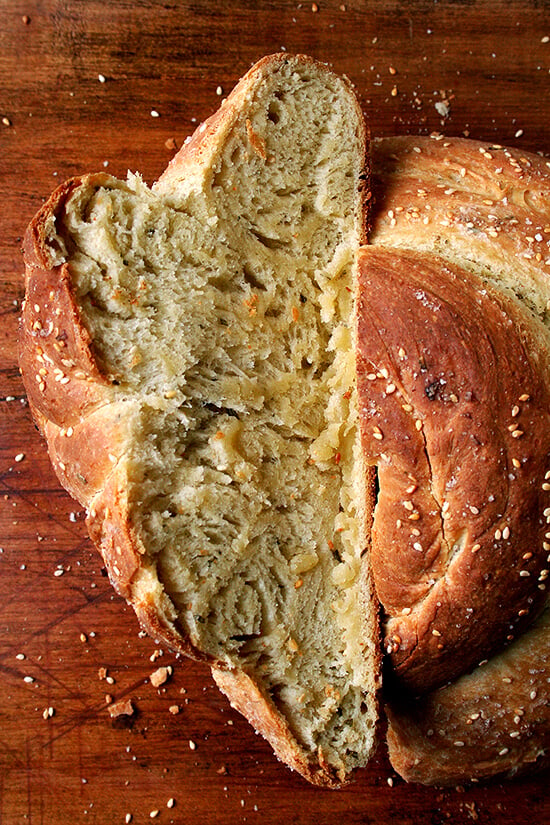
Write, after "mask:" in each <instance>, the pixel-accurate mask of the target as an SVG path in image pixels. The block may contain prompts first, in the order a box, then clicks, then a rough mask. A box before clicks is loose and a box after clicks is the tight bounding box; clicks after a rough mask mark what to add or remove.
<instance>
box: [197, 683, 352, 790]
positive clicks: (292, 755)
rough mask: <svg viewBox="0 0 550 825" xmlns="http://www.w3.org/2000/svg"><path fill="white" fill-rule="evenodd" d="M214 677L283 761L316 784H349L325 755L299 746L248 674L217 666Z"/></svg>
mask: <svg viewBox="0 0 550 825" xmlns="http://www.w3.org/2000/svg"><path fill="white" fill-rule="evenodd" d="M212 676H213V677H214V681H215V682H216V684H217V686H218V687H219V689H220V690H221V691H222V692H223V693H224V694H225V695H226V696H227V698H228V699H229V701H230V703H231V706H232V707H233V708H235V710H238V711H239V713H242V714H243V716H244V717H245V718H246V719H248V721H249V722H250V723H251V725H252V726H253V727H254V729H255V730H256V731H257V733H260V734H261V735H262V736H263V737H264V739H267V741H268V742H269V743H270V745H271V747H272V748H273V750H274V751H275V753H276V755H277V756H278V757H279V759H280V760H281V761H282V762H284V763H285V764H286V765H288V766H289V767H290V768H292V769H293V770H295V771H298V773H300V774H301V775H302V776H304V777H305V778H306V779H307V780H308V781H309V782H311V783H312V784H313V785H320V786H324V787H330V788H339V787H342V785H343V784H345V783H346V779H345V775H344V772H343V775H342V776H339V775H338V774H337V772H336V771H335V770H334V768H332V767H331V766H330V765H329V764H328V763H327V762H326V760H325V759H324V758H323V754H322V752H319V753H318V754H307V753H306V752H305V750H304V749H303V748H301V747H300V746H299V745H298V743H297V741H296V738H295V736H294V734H293V733H292V731H291V730H290V728H289V725H288V723H287V721H286V720H285V719H284V717H283V716H281V714H280V713H279V712H278V710H277V709H276V707H275V705H274V704H273V702H272V701H271V699H270V698H269V696H267V695H266V694H265V693H264V692H263V691H262V690H261V689H260V687H259V686H258V684H257V682H256V681H255V680H254V679H252V678H251V677H250V676H249V675H248V674H247V673H244V672H243V671H236V670H227V669H224V668H219V667H213V668H212Z"/></svg>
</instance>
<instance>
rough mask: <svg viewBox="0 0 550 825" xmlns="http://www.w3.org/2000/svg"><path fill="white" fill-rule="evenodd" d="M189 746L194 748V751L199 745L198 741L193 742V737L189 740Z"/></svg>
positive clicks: (191, 748)
mask: <svg viewBox="0 0 550 825" xmlns="http://www.w3.org/2000/svg"><path fill="white" fill-rule="evenodd" d="M189 748H190V750H192V751H194V750H196V749H197V745H196V743H195V742H193V740H192V739H190V740H189Z"/></svg>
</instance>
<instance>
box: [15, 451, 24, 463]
mask: <svg viewBox="0 0 550 825" xmlns="http://www.w3.org/2000/svg"><path fill="white" fill-rule="evenodd" d="M24 458H25V453H17V455H16V456H15V459H14V461H16V462H17V463H18V464H19V462H20V461H23V459H24Z"/></svg>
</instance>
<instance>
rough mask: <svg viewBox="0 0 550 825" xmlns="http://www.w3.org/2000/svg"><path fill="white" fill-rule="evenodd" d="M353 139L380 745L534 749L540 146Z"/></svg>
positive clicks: (451, 764) (542, 519)
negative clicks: (371, 465)
mask: <svg viewBox="0 0 550 825" xmlns="http://www.w3.org/2000/svg"><path fill="white" fill-rule="evenodd" d="M371 148H372V164H373V185H374V191H375V196H376V208H375V210H374V211H373V214H372V219H373V229H372V233H371V242H372V244H373V245H372V246H371V247H370V248H369V249H368V250H364V251H362V252H361V265H360V266H361V276H360V290H361V303H360V306H359V315H358V318H359V330H360V333H359V357H360V361H359V372H358V375H359V398H360V406H361V410H362V412H363V413H364V415H363V421H362V423H363V430H364V448H365V452H366V454H367V455H368V456H369V458H368V460H369V461H372V462H376V463H377V464H378V479H379V486H380V492H379V495H378V502H377V506H376V511H375V517H374V525H373V546H372V563H373V570H374V575H375V580H376V585H377V590H378V594H379V596H380V598H381V600H382V602H383V604H384V607H385V614H386V615H385V620H384V624H385V642H384V644H385V647H386V650H387V652H388V658H389V660H390V662H391V667H390V668H389V670H388V672H389V674H390V678H389V680H388V681H387V683H386V691H387V692H386V695H387V698H388V699H389V705H388V715H389V730H388V744H389V752H390V759H391V761H392V764H393V766H394V768H395V769H396V770H397V771H398V772H399V773H400V774H401V775H402V776H404V777H405V778H406V779H407V780H409V781H418V782H424V783H427V784H434V783H435V784H451V783H456V782H464V781H469V780H470V779H483V778H487V777H489V776H492V775H496V774H506V773H517V772H520V771H523V770H526V769H527V768H534V767H541V766H544V765H545V764H547V763H548V754H549V753H550V712H549V709H548V708H549V703H548V698H549V695H548V691H549V680H550V668H549V661H548V659H549V656H550V638H549V632H548V612H547V608H546V612H544V613H543V614H542V615H540V614H541V611H542V610H543V609H544V607H545V604H546V598H547V576H548V569H549V567H550V565H549V561H550V556H549V552H550V533H549V530H550V483H549V478H550V472H549V471H550V403H549V402H550V398H549V387H550V383H549V377H550V376H549V371H550V329H549V327H550V255H549V252H548V233H549V232H550V210H549V199H548V191H549V188H550V186H549V184H550V178H549V171H548V164H547V162H546V161H545V160H544V159H542V158H540V157H538V156H534V155H529V154H525V153H520V152H517V151H514V150H509V149H505V148H503V147H499V146H492V145H488V144H481V143H476V142H474V141H468V140H463V139H447V138H437V139H434V138H427V139H417V138H389V139H383V140H380V141H375V142H374V143H373V144H372V147H371ZM376 427H377V428H378V430H375V428H376ZM377 433H380V435H379V436H378V440H377V439H376V437H373V435H375V434H377ZM382 436H383V437H382ZM537 616H539V618H537ZM508 645H509V646H508ZM480 662H483V664H481V665H479V663H480ZM470 671H471V673H470ZM461 674H464V675H461ZM449 680H453V681H451V682H450V683H449ZM446 683H448V684H446ZM441 685H445V686H444V687H440V688H439V689H438V690H434V692H432V693H428V695H426V692H427V691H429V690H432V689H433V688H437V687H438V686H441ZM419 693H421V694H423V695H422V696H421V697H420V698H419V699H417V700H415V699H414V696H415V694H419Z"/></svg>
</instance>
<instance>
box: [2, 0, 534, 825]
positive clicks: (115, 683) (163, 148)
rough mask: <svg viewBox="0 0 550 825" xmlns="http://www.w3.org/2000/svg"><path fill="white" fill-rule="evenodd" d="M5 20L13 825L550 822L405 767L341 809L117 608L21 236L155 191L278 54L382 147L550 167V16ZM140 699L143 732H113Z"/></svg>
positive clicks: (335, 6) (357, 6)
mask: <svg viewBox="0 0 550 825" xmlns="http://www.w3.org/2000/svg"><path fill="white" fill-rule="evenodd" d="M0 15H1V16H0V120H1V123H0V188H1V195H0V203H1V204H2V206H1V211H0V221H1V224H2V226H1V232H0V313H1V323H0V382H1V385H0V548H1V550H0V825H6V824H7V823H9V825H12V824H14V823H34V824H35V825H36V823H41V824H42V825H58V824H59V823H73V825H76V823H90V824H91V823H97V824H99V825H104V823H105V824H106V825H111V824H112V823H113V824H114V823H124V822H129V821H130V819H131V821H132V822H133V823H145V822H150V821H158V822H159V823H169V822H174V823H185V825H199V824H200V825H209V824H210V823H255V822H261V823H262V824H263V825H266V824H269V823H300V825H306V824H308V823H316V825H325V823H326V824H327V825H328V823H337V822H342V823H346V825H347V824H348V823H349V824H350V825H353V823H363V824H364V825H367V823H369V825H370V823H395V825H409V823H410V825H412V824H413V823H414V825H428V823H429V824H430V825H439V824H440V823H447V822H449V823H460V824H461V823H476V822H477V823H480V825H482V824H484V823H514V825H523V824H524V823H544V822H548V821H549V820H550V810H549V805H548V802H547V798H546V797H547V794H546V790H547V787H548V776H546V777H544V776H542V777H535V778H528V779H523V780H516V781H515V782H512V783H508V784H503V783H500V782H493V783H490V784H488V785H485V786H474V787H469V788H457V789H451V790H445V791H440V790H438V789H429V788H423V787H419V786H413V785H409V786H408V785H405V783H403V782H402V781H401V780H399V779H398V778H397V777H396V776H395V775H394V774H393V772H392V771H391V768H390V767H389V765H388V762H387V758H386V754H385V751H384V747H383V746H382V747H381V748H380V750H379V754H378V756H377V758H376V759H375V760H374V762H373V763H372V764H371V765H370V766H369V768H368V769H367V770H364V771H362V772H360V774H359V775H358V776H357V780H356V782H355V783H354V784H353V785H351V786H350V787H348V788H346V789H345V790H342V791H320V790H315V789H313V788H311V787H309V786H308V785H307V784H306V783H305V781H303V780H302V779H301V778H300V777H298V776H296V775H295V774H292V773H290V772H289V771H288V770H287V769H286V768H285V767H283V766H282V765H280V764H279V763H278V762H276V761H275V759H274V757H273V756H272V754H271V751H270V749H269V747H268V746H267V744H265V743H264V742H263V740H261V739H260V738H259V737H258V736H256V735H255V734H254V732H253V730H252V729H251V728H250V727H249V726H248V725H247V723H246V722H245V721H244V720H242V719H241V718H240V717H239V716H238V715H237V714H236V713H235V712H233V711H232V710H231V709H230V708H229V707H228V705H227V703H226V701H225V699H224V698H223V697H222V696H221V695H220V694H219V693H218V692H217V689H216V688H215V687H214V685H213V683H212V681H211V679H210V676H209V673H208V671H207V670H205V669H203V668H201V667H199V666H197V665H194V664H189V663H185V662H183V661H181V660H176V659H175V658H174V657H173V656H172V655H170V653H169V652H168V651H166V650H159V649H158V648H157V646H156V645H155V643H154V641H152V640H150V639H148V638H145V637H143V635H142V634H140V632H139V627H138V626H137V622H136V620H135V618H134V616H133V613H132V612H131V611H130V609H129V608H128V607H127V606H126V605H125V604H124V603H123V601H122V600H121V599H119V598H118V597H117V596H115V595H114V593H113V591H112V590H111V587H110V584H109V582H108V580H107V578H106V575H105V571H104V570H103V569H102V566H101V562H100V559H99V556H98V555H97V554H96V553H95V551H94V550H93V548H92V547H91V544H90V542H89V541H88V539H87V537H86V531H85V528H84V525H83V513H82V512H80V511H79V509H78V507H77V505H76V504H75V503H74V502H73V501H71V499H70V498H69V497H68V496H67V495H66V494H65V493H64V492H63V491H62V490H61V488H60V486H59V484H58V482H57V480H56V478H55V476H54V474H53V472H52V470H51V468H50V465H49V461H48V457H47V454H46V449H45V445H44V443H43V442H42V441H41V439H40V438H39V436H38V434H37V433H36V431H35V429H34V427H33V424H32V422H31V418H30V415H29V411H28V408H27V405H26V402H25V397H24V392H23V387H22V384H21V381H20V377H19V373H18V367H17V325H18V316H19V311H20V304H21V300H22V297H23V281H22V258H21V254H20V242H21V237H22V234H23V232H24V230H25V226H26V224H27V222H28V221H29V219H30V218H31V217H32V215H33V213H34V212H35V211H36V210H37V209H38V208H39V206H40V205H41V203H42V202H43V200H44V199H45V197H47V196H48V195H49V193H50V192H51V190H52V189H53V188H54V187H55V186H56V185H57V184H58V183H59V182H60V181H61V180H63V179H64V178H66V177H69V176H70V175H73V174H77V173H81V172H86V171H97V170H101V169H107V170H108V171H110V172H112V173H113V174H115V175H119V176H125V175H126V171H127V170H128V169H130V170H138V171H140V172H141V173H142V174H143V176H144V178H145V179H146V180H147V181H148V182H152V181H153V180H154V179H155V178H156V177H157V176H158V175H159V174H160V172H161V171H162V170H163V168H164V167H165V166H166V164H167V162H168V161H169V160H170V158H171V156H172V155H173V153H174V150H175V147H176V146H179V145H181V143H182V141H183V140H184V139H185V137H186V136H187V135H188V134H190V133H191V132H192V130H193V129H194V128H195V125H196V124H197V123H199V122H200V121H201V120H202V119H203V118H204V117H206V116H207V115H209V114H210V113H212V111H213V110H214V109H215V108H217V106H218V104H219V103H220V99H221V97H222V96H223V95H225V94H226V93H227V92H228V91H229V90H230V89H231V88H232V86H233V85H234V84H235V82H236V81H237V79H238V78H239V77H240V76H241V75H242V74H243V73H244V72H245V71H246V70H247V69H248V67H249V66H250V65H251V64H252V63H253V62H254V61H255V60H257V59H258V58H260V57H261V56H263V55H264V54H267V53H270V52H274V51H280V50H282V49H286V50H287V51H289V52H290V51H292V52H302V53H308V54H311V55H313V56H314V57H316V58H319V59H321V60H324V61H327V62H329V63H330V64H332V65H333V67H334V68H335V70H336V71H338V72H341V73H342V72H344V73H347V74H348V76H349V77H350V78H351V79H352V80H353V82H354V83H355V85H356V88H357V91H358V94H359V96H360V99H361V101H362V104H363V106H364V110H365V112H366V114H367V117H368V119H369V123H370V128H371V132H372V134H373V135H387V134H392V133H411V134H426V133H429V132H431V131H434V130H437V131H442V132H444V133H446V134H449V135H462V134H469V135H470V136H471V137H474V138H480V139H487V140H491V141H498V142H499V143H506V144H510V145H513V146H519V147H524V148H525V149H529V150H534V151H538V150H540V151H542V152H544V153H550V94H549V91H550V74H549V72H550V40H549V38H550V4H549V3H548V2H543V0H539V2H535V0H532V2H527V0H521V2H520V0H510V2H489V0H479V2H476V0H454V2H452V1H451V0H440V2H437V0H431V1H430V2H429V1H428V0H415V1H414V2H406V1H405V0H403V2H396V1H395V2H374V0H370V1H369V0H367V1H366V2H360V1H359V0H345V2H344V3H342V2H337V0H319V1H318V3H310V2H304V3H297V2H293V1H292V2H291V0H277V1H276V0H274V1H273V2H262V3H256V4H255V3H246V2H242V1H241V0H225V2H223V3H222V2H219V0H217V1H216V2H210V1H209V2H199V0H195V2H174V1H173V2H160V0H134V2H129V1H128V2H127V0H120V2H118V1H117V0H111V2H99V1H98V0H80V2H76V1H75V2H62V1H61V0H2V2H1V3H0ZM155 113H156V114H155ZM161 666H162V667H168V666H169V667H170V668H172V673H171V674H170V675H169V676H168V679H167V681H166V682H165V683H164V684H163V685H161V686H160V687H154V686H153V684H152V683H151V675H152V674H153V672H154V671H156V670H157V668H159V667H161ZM120 699H130V700H131V702H132V707H133V709H134V712H133V713H132V715H131V716H121V717H118V718H112V717H111V715H110V712H109V710H108V706H109V704H110V703H112V702H113V701H118V700H120Z"/></svg>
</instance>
